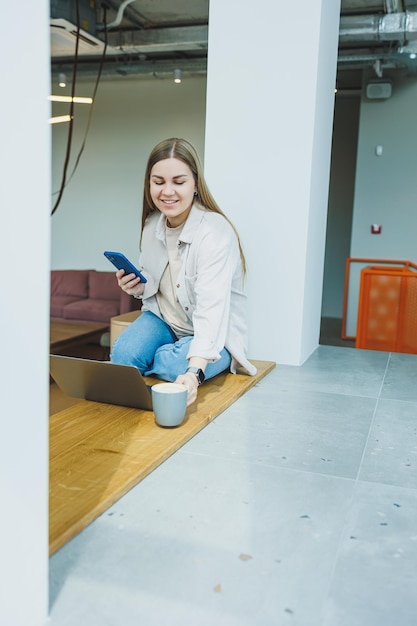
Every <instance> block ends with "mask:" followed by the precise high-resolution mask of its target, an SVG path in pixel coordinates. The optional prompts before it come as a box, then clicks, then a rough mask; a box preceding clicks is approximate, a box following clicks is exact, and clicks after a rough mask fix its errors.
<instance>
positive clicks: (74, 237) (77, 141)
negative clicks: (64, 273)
mask: <svg viewBox="0 0 417 626" xmlns="http://www.w3.org/2000/svg"><path fill="white" fill-rule="evenodd" d="M93 89H94V83H92V82H79V83H78V84H77V90H76V92H77V95H85V96H90V95H92V93H93ZM57 92H58V88H57V87H56V86H54V93H57ZM205 98H206V78H205V76H204V77H193V78H187V77H185V78H184V80H183V82H182V83H181V84H180V85H177V84H175V83H174V81H173V80H168V79H166V80H161V79H157V78H152V79H149V80H147V79H146V80H145V79H141V80H132V79H115V80H108V81H107V80H105V81H102V82H101V84H100V85H99V88H98V93H97V98H96V102H95V105H94V109H93V116H92V122H91V126H90V131H89V134H88V137H87V142H86V147H85V149H84V152H83V154H82V156H81V159H80V163H79V166H78V168H77V170H76V172H75V174H74V176H73V178H72V180H71V181H70V183H69V184H68V185H67V187H66V189H65V191H64V195H63V197H62V201H61V203H60V205H59V207H58V208H57V210H56V212H55V214H54V216H53V218H52V269H68V268H75V269H82V268H93V269H99V270H111V269H112V266H111V265H110V263H109V262H108V261H107V260H106V259H105V258H104V257H103V250H106V249H107V250H121V251H123V252H124V253H125V254H126V255H127V256H129V257H130V258H131V259H132V261H135V260H136V259H137V257H138V250H139V248H138V246H139V235H140V223H141V212H142V194H143V176H144V172H145V165H146V161H147V158H148V156H149V152H150V150H151V149H152V148H153V147H154V145H156V144H157V143H158V142H159V141H160V140H162V139H165V138H167V137H173V136H174V137H175V136H179V137H185V138H186V139H188V140H189V141H191V142H192V143H193V144H194V145H195V146H196V148H197V150H198V151H199V152H200V154H201V156H202V157H203V153H204V121H205ZM62 107H63V105H55V107H54V114H56V115H60V114H62V113H64V112H67V108H65V111H64V110H63V108H62ZM66 107H68V105H66ZM88 110H89V109H88V106H87V105H77V108H76V110H75V124H74V137H73V142H72V150H71V155H72V156H71V165H70V167H69V170H68V171H69V175H70V174H71V172H72V171H73V167H74V163H75V160H76V157H77V155H78V153H79V151H80V148H81V145H82V142H83V139H84V135H85V129H86V126H87V119H88V115H89V113H88ZM67 135H68V125H67V124H59V125H58V124H57V125H54V128H53V189H54V191H57V190H58V189H59V186H60V183H61V177H62V169H63V164H64V158H65V150H66V144H67ZM55 197H56V196H54V198H55Z"/></svg>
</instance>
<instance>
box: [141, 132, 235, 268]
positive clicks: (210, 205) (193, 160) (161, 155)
mask: <svg viewBox="0 0 417 626" xmlns="http://www.w3.org/2000/svg"><path fill="white" fill-rule="evenodd" d="M164 159H179V160H180V161H183V162H184V163H185V164H186V165H188V167H189V168H190V170H191V171H192V173H193V177H194V182H195V185H196V189H197V200H198V202H199V204H200V205H201V206H202V207H203V208H204V209H205V210H206V211H212V212H213V213H219V214H220V215H222V216H223V217H224V218H225V220H227V221H228V222H229V224H230V225H231V227H232V228H233V230H234V231H235V234H236V237H237V241H238V244H239V252H240V259H241V263H242V270H243V273H244V274H245V273H246V261H245V255H244V254H243V250H242V245H241V242H240V237H239V234H238V232H237V230H236V228H235V227H234V225H233V224H232V222H231V221H230V220H229V218H228V217H227V216H226V215H225V214H224V213H223V211H222V210H221V208H220V207H219V205H218V204H217V202H216V201H215V199H214V198H213V196H212V195H211V193H210V190H209V188H208V186H207V183H206V181H205V179H204V174H203V169H202V167H201V163H200V159H199V157H198V154H197V151H196V150H195V148H194V146H193V145H192V144H191V143H190V142H189V141H187V140H186V139H179V138H177V137H172V138H171V139H165V140H164V141H161V142H160V143H159V144H158V145H157V146H155V148H154V149H153V150H152V152H151V154H150V155H149V159H148V163H147V165H146V170H145V181H144V185H143V210H142V230H141V232H142V233H143V228H144V226H145V222H146V219H147V217H148V215H150V213H152V212H153V211H158V209H157V207H156V206H155V205H154V203H153V200H152V197H151V192H150V179H151V171H152V168H153V166H154V165H155V163H158V162H159V161H163V160H164Z"/></svg>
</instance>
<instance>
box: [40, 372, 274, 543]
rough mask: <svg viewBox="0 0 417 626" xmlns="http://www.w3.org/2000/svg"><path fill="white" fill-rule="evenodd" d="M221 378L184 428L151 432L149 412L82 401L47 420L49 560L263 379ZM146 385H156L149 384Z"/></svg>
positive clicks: (205, 391) (201, 396) (202, 392)
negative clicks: (50, 556) (48, 441)
mask: <svg viewBox="0 0 417 626" xmlns="http://www.w3.org/2000/svg"><path fill="white" fill-rule="evenodd" d="M252 363H254V365H256V367H257V369H258V373H257V375H256V376H245V375H242V374H236V375H233V374H220V375H219V376H216V377H215V378H214V379H212V380H210V381H208V382H207V383H205V384H204V385H203V386H202V387H201V389H199V392H198V401H197V402H196V403H194V404H193V405H191V406H190V407H189V409H188V410H187V414H186V418H185V421H184V423H183V424H182V425H181V426H180V427H178V428H173V429H166V428H160V427H159V426H157V425H156V424H155V421H154V415H153V413H152V411H140V410H138V409H130V408H126V407H121V406H114V405H111V404H101V403H98V402H89V401H86V400H82V401H80V402H78V403H77V404H75V405H74V406H70V407H69V408H66V409H65V410H63V411H60V412H59V413H56V414H55V415H52V416H51V417H50V487H49V497H50V501H49V549H50V554H53V553H54V552H56V550H58V549H59V548H60V547H61V546H63V545H64V544H65V543H66V542H67V541H69V540H70V539H71V538H72V537H74V536H75V535H76V534H77V533H79V532H80V531H81V530H82V529H83V528H85V527H86V526H87V525H88V524H90V523H91V522H92V521H93V520H95V519H96V518H97V517H98V516H99V515H101V513H103V512H104V511H105V510H106V509H107V508H109V507H110V506H111V505H112V504H113V503H114V502H116V500H118V499H119V498H120V497H121V496H123V495H124V494H125V493H126V492H127V491H129V489H131V488H132V487H133V486H134V485H136V484H137V483H138V482H139V481H140V480H142V479H143V478H145V476H147V475H148V474H149V473H150V472H152V471H153V470H154V469H155V468H156V467H157V466H158V465H159V464H160V463H162V462H163V461H165V460H166V459H167V458H168V457H169V456H170V455H171V454H173V453H174V452H175V451H176V450H178V449H179V448H180V447H181V446H182V445H184V443H186V442H187V441H188V440H189V439H191V437H193V436H194V435H195V434H196V433H197V432H198V431H200V430H201V429H202V428H203V427H204V426H206V425H207V424H208V423H209V422H210V421H211V420H213V419H214V418H215V417H217V416H218V415H219V414H220V413H221V412H222V411H224V410H225V409H226V408H227V407H228V406H230V405H231V404H232V403H233V402H234V401H235V400H237V399H238V398H239V397H240V396H242V395H243V394H244V393H245V392H246V391H247V390H248V389H250V388H251V387H253V386H254V385H255V384H256V383H257V382H259V380H261V379H262V378H263V377H264V376H265V375H266V374H268V373H269V372H270V371H271V370H272V369H273V368H274V367H275V363H273V362H270V361H252ZM147 382H148V384H152V383H153V382H159V381H157V380H156V379H151V378H148V379H147Z"/></svg>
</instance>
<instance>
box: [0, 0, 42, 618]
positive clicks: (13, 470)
mask: <svg viewBox="0 0 417 626" xmlns="http://www.w3.org/2000/svg"><path fill="white" fill-rule="evenodd" d="M2 23H3V25H4V28H3V32H2V37H1V40H0V46H1V54H0V75H1V81H2V82H1V88H2V96H1V100H0V124H1V132H0V136H1V143H0V153H1V163H2V165H1V168H2V183H1V186H0V206H1V214H2V221H1V223H2V226H1V231H0V232H1V244H2V254H1V261H2V263H1V264H2V269H1V290H0V293H1V306H0V328H1V361H2V366H1V400H0V403H1V407H0V412H1V429H0V431H1V454H0V498H1V505H0V506H1V522H0V580H1V584H0V624H4V625H5V626H6V624H7V626H41V625H43V624H45V623H46V620H47V615H48V387H49V374H48V372H49V370H48V345H49V344H48V333H49V256H50V252H49V250H50V242H49V232H50V218H49V212H50V205H51V192H50V147H49V146H50V137H49V125H48V123H47V119H48V116H49V107H48V103H47V94H48V92H49V64H50V61H49V2H47V0H41V1H39V2H28V1H26V2H23V3H22V2H9V3H6V4H5V5H3V6H2Z"/></svg>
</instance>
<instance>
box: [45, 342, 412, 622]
mask: <svg viewBox="0 0 417 626" xmlns="http://www.w3.org/2000/svg"><path fill="white" fill-rule="evenodd" d="M416 520H417V356H415V355H408V354H397V353H392V354H390V353H383V352H372V351H364V350H355V349H351V348H342V347H335V346H327V345H325V346H323V345H322V346H320V347H319V348H318V349H317V350H316V351H315V352H314V353H313V355H312V356H311V357H310V359H309V360H308V361H307V362H306V363H305V364H304V365H303V366H301V367H291V366H282V365H279V364H278V365H277V367H276V369H275V370H274V371H273V372H272V373H271V374H269V375H268V376H267V377H266V378H265V379H263V380H262V381H261V382H260V383H259V384H258V385H257V386H256V387H254V388H253V389H251V390H250V391H249V392H248V393H247V394H245V395H244V396H243V397H242V398H240V399H239V400H238V401H237V402H235V403H234V404H233V405H232V406H231V407H230V408H229V409H227V410H226V411H225V412H224V413H223V414H222V415H220V416H219V417H218V418H216V419H215V420H214V421H213V422H212V423H210V424H209V425H208V426H207V427H206V428H205V429H203V430H202V431H201V432H200V433H199V434H198V435H196V436H195V437H194V438H193V439H192V440H191V441H189V442H188V443H187V444H186V445H185V446H184V447H183V448H182V449H181V450H179V451H178V452H177V453H175V454H174V455H173V456H172V457H171V458H170V459H168V460H167V461H166V462H165V463H163V464H162V465H161V466H160V467H159V468H157V469H156V470H155V471H154V472H153V473H152V474H151V475H150V476H148V477H147V478H146V479H145V480H143V481H142V482H141V483H140V484H139V485H137V486H136V487H135V488H133V489H132V490H131V491H130V492H129V493H128V494H127V495H126V496H124V497H123V498H122V499H120V500H119V501H118V502H117V503H116V504H115V505H114V506H113V507H111V509H109V510H108V511H106V512H105V513H104V514H103V515H102V516H101V517H100V518H98V519H97V520H96V521H95V522H94V523H93V524H91V525H90V526H89V527H88V528H86V529H85V530H84V531H83V532H82V533H80V534H79V535H78V536H77V537H76V538H75V539H73V540H72V541H71V542H69V543H68V544H67V545H66V546H64V547H63V548H62V549H61V550H60V551H59V552H57V553H56V554H55V555H54V556H53V557H52V558H51V559H50V590H51V593H50V624H51V625H52V626H139V625H143V626H177V625H178V626H179V625H181V626H191V625H196V626H213V625H216V626H246V625H250V626H252V625H254V626H255V625H256V626H258V625H259V626H286V625H287V624H288V625H292V626H393V624H395V626H414V624H415V623H416V615H417V526H416Z"/></svg>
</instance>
